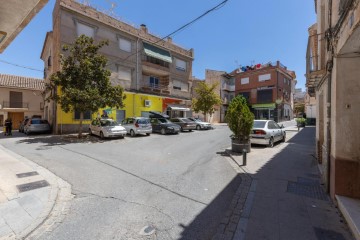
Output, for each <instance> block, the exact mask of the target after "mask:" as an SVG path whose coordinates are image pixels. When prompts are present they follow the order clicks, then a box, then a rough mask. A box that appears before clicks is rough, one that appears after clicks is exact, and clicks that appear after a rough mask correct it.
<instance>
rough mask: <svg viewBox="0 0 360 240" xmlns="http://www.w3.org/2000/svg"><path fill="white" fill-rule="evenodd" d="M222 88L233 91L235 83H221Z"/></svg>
mask: <svg viewBox="0 0 360 240" xmlns="http://www.w3.org/2000/svg"><path fill="white" fill-rule="evenodd" d="M222 90H224V91H229V92H235V85H230V84H226V83H225V84H223V85H222Z"/></svg>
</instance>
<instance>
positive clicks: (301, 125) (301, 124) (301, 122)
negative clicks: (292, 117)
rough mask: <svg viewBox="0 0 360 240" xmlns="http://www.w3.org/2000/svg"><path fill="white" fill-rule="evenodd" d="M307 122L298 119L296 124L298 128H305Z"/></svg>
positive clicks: (303, 119)
mask: <svg viewBox="0 0 360 240" xmlns="http://www.w3.org/2000/svg"><path fill="white" fill-rule="evenodd" d="M305 122H306V119H305V118H297V119H296V124H297V126H298V127H305Z"/></svg>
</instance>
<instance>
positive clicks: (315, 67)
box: [305, 34, 326, 97]
mask: <svg viewBox="0 0 360 240" xmlns="http://www.w3.org/2000/svg"><path fill="white" fill-rule="evenodd" d="M325 73H326V69H325V66H324V63H323V59H322V58H321V56H320V55H318V35H317V34H314V35H311V36H309V39H308V46H307V52H306V75H305V76H306V87H307V88H308V89H311V91H310V92H308V93H309V95H310V96H311V97H315V91H313V90H314V89H315V87H316V86H317V84H318V82H319V81H320V79H321V78H322V77H323V76H324V74H325Z"/></svg>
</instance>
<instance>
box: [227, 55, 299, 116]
mask: <svg viewBox="0 0 360 240" xmlns="http://www.w3.org/2000/svg"><path fill="white" fill-rule="evenodd" d="M232 74H233V75H234V77H235V94H236V95H243V96H244V97H245V98H246V99H247V100H248V103H249V106H250V108H251V110H252V112H253V113H254V115H255V119H272V120H275V121H277V122H281V121H286V120H290V119H292V118H293V101H292V96H293V92H292V91H293V82H294V81H295V78H296V75H295V72H293V71H289V70H288V69H287V68H286V67H285V66H284V65H282V64H281V63H280V62H279V61H277V62H276V63H268V64H265V65H262V64H257V65H255V66H251V67H247V68H239V69H237V70H235V71H234V72H233V73H232Z"/></svg>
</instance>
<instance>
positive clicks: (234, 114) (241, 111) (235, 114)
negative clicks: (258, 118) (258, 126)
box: [225, 95, 254, 141]
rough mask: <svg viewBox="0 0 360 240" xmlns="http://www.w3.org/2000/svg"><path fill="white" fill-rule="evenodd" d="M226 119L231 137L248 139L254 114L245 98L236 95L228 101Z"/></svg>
mask: <svg viewBox="0 0 360 240" xmlns="http://www.w3.org/2000/svg"><path fill="white" fill-rule="evenodd" d="M225 118H226V121H227V122H228V125H229V128H230V130H231V131H232V132H233V134H234V135H233V136H232V137H233V138H234V139H238V140H239V141H248V140H249V136H250V133H251V129H252V126H253V122H254V114H253V113H252V112H251V111H250V109H249V107H248V105H247V101H246V98H244V97H243V96H242V95H238V96H236V97H235V98H233V100H232V101H231V102H230V104H229V107H228V109H227V112H226V116H225Z"/></svg>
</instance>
